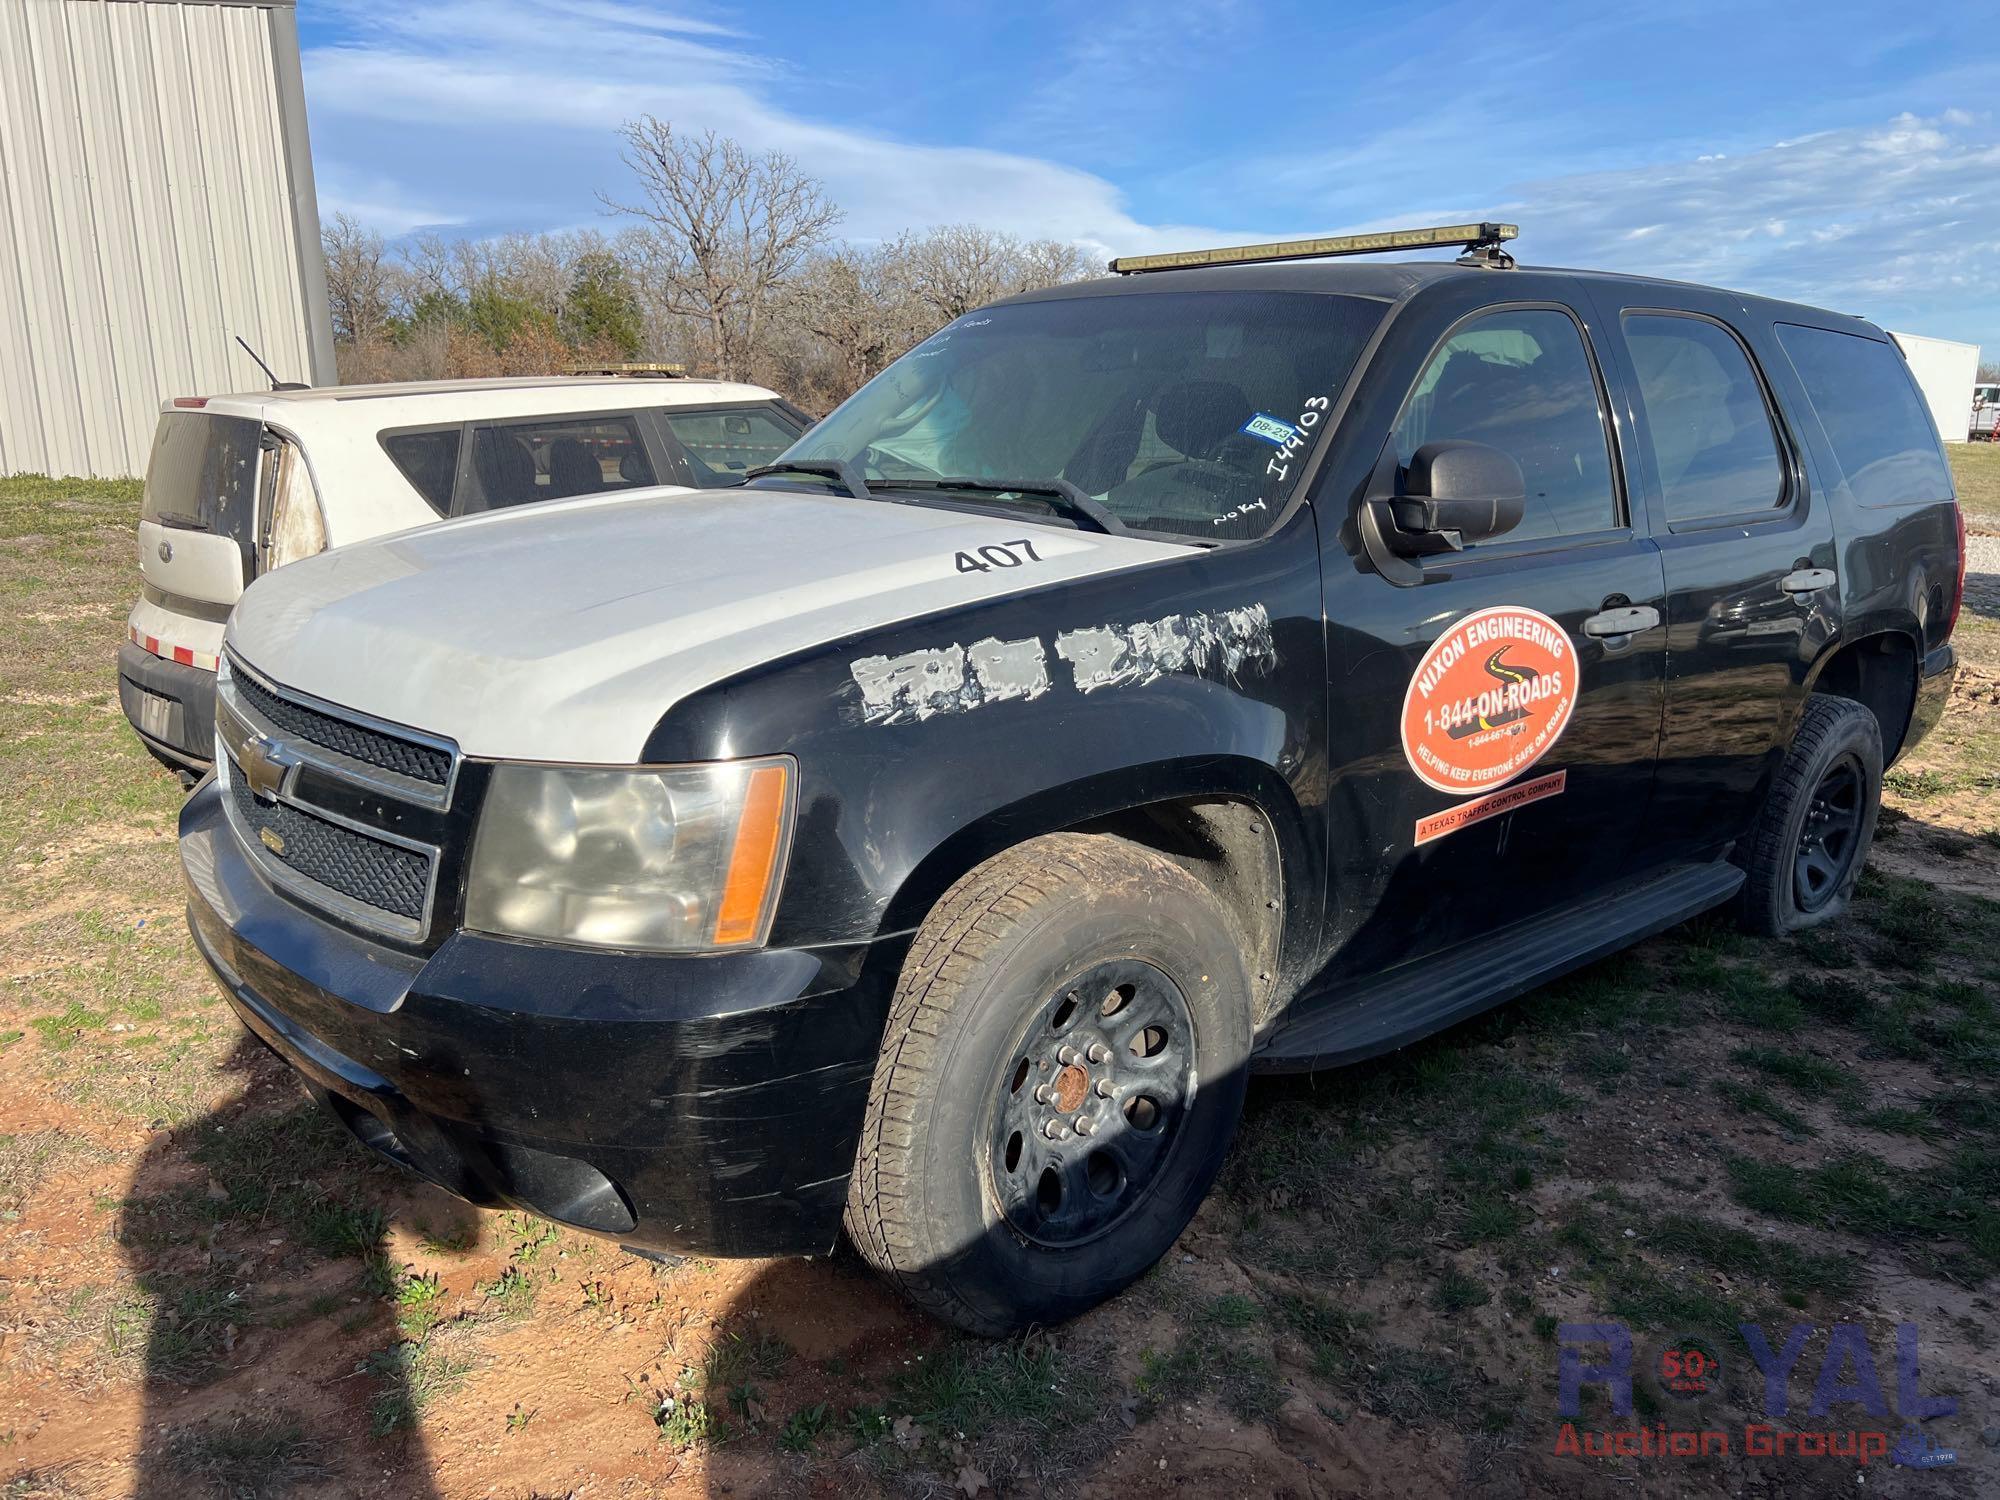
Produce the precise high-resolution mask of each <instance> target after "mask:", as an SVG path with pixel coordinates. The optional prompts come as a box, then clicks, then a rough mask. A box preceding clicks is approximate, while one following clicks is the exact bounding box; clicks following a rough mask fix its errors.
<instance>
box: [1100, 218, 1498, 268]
mask: <svg viewBox="0 0 2000 1500" xmlns="http://www.w3.org/2000/svg"><path fill="white" fill-rule="evenodd" d="M1520 232H1521V226H1520V225H1518V224H1440V225H1436V226H1434V227H1433V228H1430V229H1384V230H1382V231H1380V232H1379V233H1376V234H1339V235H1334V236H1332V237H1331V238H1329V239H1323V240H1278V241H1276V242H1275V243H1273V244H1269V245H1229V246H1225V247H1224V248H1222V249H1220V250H1170V251H1168V252H1167V253H1166V254H1164V255H1121V256H1119V257H1118V259H1116V260H1114V261H1113V262H1111V269H1112V271H1113V272H1115V273H1116V274H1117V275H1120V276H1129V275H1131V274H1132V273H1133V272H1135V271H1183V270H1186V269H1188V268H1189V267H1191V266H1237V265H1243V264H1246V263H1248V262H1251V261H1270V260H1315V259H1318V258H1319V257H1320V256H1325V255H1367V254H1370V253H1371V252H1374V251H1378V250H1419V249H1424V248H1427V247H1433V246H1437V245H1497V244H1499V243H1500V242H1501V241H1502V240H1511V239H1513V238H1515V237H1516V236H1517V235H1519V234H1520Z"/></svg>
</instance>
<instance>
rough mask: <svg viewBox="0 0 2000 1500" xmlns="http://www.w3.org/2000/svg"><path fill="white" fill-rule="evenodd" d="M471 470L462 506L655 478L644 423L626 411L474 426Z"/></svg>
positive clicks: (554, 496)
mask: <svg viewBox="0 0 2000 1500" xmlns="http://www.w3.org/2000/svg"><path fill="white" fill-rule="evenodd" d="M472 469H473V476H474V478H475V480H476V481H477V483H476V494H475V495H474V496H473V497H471V498H469V499H468V500H467V502H466V503H465V504H464V505H463V506H461V507H460V508H461V509H462V510H465V511H475V510H498V509H499V508H500V507H502V506H506V505H526V504H529V503H531V502H533V501H536V500H561V499H565V498H567V497H569V496H571V495H596V494H602V493H605V492H607V491H617V490H630V489H638V488H639V487H640V486H641V485H648V484H654V483H657V482H658V481H656V480H655V479H654V477H653V465H652V462H651V460H649V459H648V458H647V457H646V448H645V445H644V444H643V443H642V442H641V441H640V439H639V424H638V423H637V421H635V420H634V419H633V417H632V416H631V415H630V414H629V413H627V414H622V415H619V416H608V417H607V416H591V417H570V416H562V417H548V418H543V419H539V420H533V421H527V422H505V423H496V424H493V425H490V426H479V427H474V428H473V429H472Z"/></svg>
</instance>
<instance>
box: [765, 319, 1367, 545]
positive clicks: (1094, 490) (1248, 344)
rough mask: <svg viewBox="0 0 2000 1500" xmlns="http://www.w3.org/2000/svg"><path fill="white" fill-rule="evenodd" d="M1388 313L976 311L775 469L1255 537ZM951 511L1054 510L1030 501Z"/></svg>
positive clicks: (1139, 524) (858, 397)
mask: <svg viewBox="0 0 2000 1500" xmlns="http://www.w3.org/2000/svg"><path fill="white" fill-rule="evenodd" d="M1382 313H1383V306H1382V304H1380V303H1377V302H1371V301H1367V300H1364V299H1361V298H1356V297H1340V296H1324V295H1319V294H1316V293H1303V292H1145V293H1132V294H1125V295H1116V296H1103V297H1063V298H1054V299H1051V300H1049V301H1046V302H1024V303H1019V304H1016V305H1013V306H1009V307H993V308H986V309H984V310H982V311H979V312H975V313H972V314H970V315H968V316H966V317H963V318H960V319H959V320H958V321H957V322H955V323H952V324H951V325H950V326H948V327H946V328H944V329H942V330H941V331H939V332H938V333H935V334H933V335H932V336H931V337H930V338H928V339H926V340H925V341H924V342H923V343H921V344H919V345H918V346H917V347H916V348H915V349H912V350H911V351H910V352H909V353H908V354H906V355H904V356H903V357H902V358H901V359H899V360H897V361H896V363H894V364H893V365H891V366H890V367H889V368H888V369H886V370H884V371H883V372H882V373H881V374H880V375H878V376H876V377H875V378H874V379H873V380H871V381H870V382H869V383H868V384H867V385H865V386H863V387H862V388H861V389H860V390H859V391H857V392H856V393H855V394H854V395H853V396H851V397H849V398H848V400H847V401H846V402H845V403H843V404H842V405H841V406H840V407H839V408H838V409H837V410H836V411H835V412H834V413H833V414H832V415H831V416H829V417H828V418H827V419H826V420H825V421H823V422H821V423H820V424H819V425H818V426H817V427H815V428H813V429H812V430H811V431H810V432H808V433H807V434H806V435H805V436H804V437H803V438H801V439H800V440H799V441H798V442H797V443H794V444H793V445H792V447H791V448H790V449H788V450H787V451H786V455H785V456H786V457H787V458H794V459H821V460H825V459H839V460H844V461H846V462H848V463H850V464H852V465H853V466H854V468H855V470H856V471H857V472H858V474H859V475H860V477H861V479H862V480H863V481H864V482H865V483H867V484H868V485H869V486H870V487H872V488H888V489H894V488H896V486H897V485H898V484H899V483H917V484H921V482H924V481H936V480H938V479H958V478H968V479H981V480H988V481H990V480H996V479H997V480H1012V481H1015V482H1017V483H1019V484H1021V485H1023V486H1028V485H1031V484H1032V485H1041V486H1049V485H1051V484H1052V483H1055V482H1057V481H1065V482H1067V483H1069V484H1073V485H1075V486H1076V488H1077V489H1078V490H1081V491H1082V492H1083V493H1084V494H1085V495H1087V496H1090V497H1091V498H1093V499H1096V500H1098V501H1099V502H1101V503H1102V505H1103V506H1104V508H1105V509H1107V510H1109V511H1110V512H1111V514H1112V515H1113V516H1114V517H1116V518H1117V520H1119V521H1121V522H1123V523H1124V524H1125V525H1126V526H1129V527H1132V528H1134V529H1138V530H1148V531H1166V532H1175V533H1179V534H1182V535H1186V536H1191V537H1200V538H1202V539H1204V540H1228V539H1233V538H1244V537H1254V536H1261V535H1262V534H1263V533H1264V532H1265V531H1267V530H1269V529H1270V526H1271V524H1272V523H1273V522H1274V521H1275V520H1276V519H1277V514H1278V511H1279V510H1280V508H1281V507H1282V506H1283V504H1284V500H1285V497H1286V496H1287V495H1288V494H1289V493H1290V491H1291V487H1292V486H1293V485H1294V484H1295V483H1296V482H1297V481H1298V478H1299V475H1300V474H1301V473H1302V472H1303V471H1304V467H1305V462H1306V460H1307V458H1308V457H1309V456H1310V454H1311V452H1312V447H1313V444H1314V443H1316V442H1317V441H1319V439H1320V437H1321V435H1322V433H1323V432H1324V430H1325V417H1326V413H1327V412H1328V410H1329V409H1330V408H1331V406H1332V404H1333V400H1334V398H1335V396H1336V395H1337V394H1338V393H1339V391H1340V388H1341V386H1342V384H1343V383H1344V382H1345V381H1346V379H1347V376H1348V372H1349V371H1350V370H1352V369H1353V368H1354V363H1355V361H1356V359H1358V358H1359V357H1360V353H1361V348H1362V345H1363V344H1365V343H1366V342H1367V339H1368V336H1369V335H1370V334H1371V333H1372V332H1373V331H1374V329H1375V326H1376V324H1377V323H1379V322H1380V321H1381V318H1382ZM932 492H933V493H940V494H949V490H948V489H946V490H943V491H936V490H933V491H932ZM897 498H899V499H901V498H910V495H909V494H899V495H898V496H897ZM951 498H953V499H954V500H969V501H975V502H978V503H997V504H1005V505H1021V506H1025V507H1028V508H1029V509H1030V511H1031V512H1040V513H1041V514H1044V515H1052V514H1053V513H1054V512H1055V511H1056V510H1057V509H1058V507H1057V506H1054V505H1051V504H1050V503H1049V501H1048V499H1047V497H1046V496H1037V495H1035V494H1032V493H1023V494H1021V495H1020V496H1019V497H1018V498H1015V499H1009V498H1007V497H1004V496H1002V497H996V496H995V495H993V494H992V493H990V492H985V493H979V492H968V493H967V494H965V495H963V496H952V497H951Z"/></svg>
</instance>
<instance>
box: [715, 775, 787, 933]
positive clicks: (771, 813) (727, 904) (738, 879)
mask: <svg viewBox="0 0 2000 1500" xmlns="http://www.w3.org/2000/svg"><path fill="white" fill-rule="evenodd" d="M787 777H788V771H787V768H786V767H785V765H784V764H782V763H778V764H771V765H762V766H759V767H757V768H756V769H755V770H754V771H752V772H751V773H750V785H749V786H748V787H747V788H746V789H745V791H744V795H743V813H742V816H741V817H739V818H738V819H737V820H736V846H735V848H734V849H733V850H731V852H730V856H729V875H728V878H727V879H726V880H725V881H724V883H723V887H722V904H721V906H720V907H718V908H717V910H716V914H715V945H716V946H717V947H718V948H722V947H728V946H731V945H733V944H738V943H748V942H752V941H754V940H755V939H756V938H757V937H758V935H759V932H760V930H761V929H762V928H763V926H764V919H765V918H766V917H767V916H768V915H769V913H768V911H767V910H766V904H767V898H768V897H769V896H770V894H771V887H772V883H773V882H774V881H775V880H776V878H777V874H778V854H779V850H780V847H781V846H782V844H783V843H784V834H785V807H786V803H787V801H788V800H789V799H788V797H787V792H788V791H789V788H788V787H787V786H786V784H785V783H786V780H787Z"/></svg>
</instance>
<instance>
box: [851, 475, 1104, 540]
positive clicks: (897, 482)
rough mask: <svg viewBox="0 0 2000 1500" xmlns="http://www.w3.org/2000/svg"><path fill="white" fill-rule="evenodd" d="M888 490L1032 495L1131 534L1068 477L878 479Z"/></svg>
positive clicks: (1095, 526)
mask: <svg viewBox="0 0 2000 1500" xmlns="http://www.w3.org/2000/svg"><path fill="white" fill-rule="evenodd" d="M875 487H876V488H877V489H884V490H971V491H973V492H975V493H978V494H992V495H1032V496H1034V498H1036V499H1037V500H1046V501H1048V502H1049V505H1050V508H1051V509H1053V510H1056V511H1059V512H1061V513H1063V514H1066V515H1068V516H1070V517H1071V518H1072V519H1074V520H1078V521H1087V522H1089V523H1090V529H1091V530H1093V531H1101V532H1103V533H1104V534H1105V535H1106V536H1129V535H1131V528H1130V527H1128V526H1127V525H1126V524H1125V523H1124V522H1123V521H1121V520H1119V519H1118V517H1116V516H1115V515H1113V514H1112V513H1111V512H1110V511H1109V510H1107V509H1106V508H1105V506H1104V504H1103V502H1102V501H1099V500H1096V499H1094V498H1092V497H1091V496H1089V495H1087V494H1085V493H1084V492H1083V491H1082V490H1081V489H1079V488H1078V487H1077V486H1076V485H1074V484H1072V483H1070V481H1069V480H1067V479H878V480H876V481H875Z"/></svg>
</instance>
